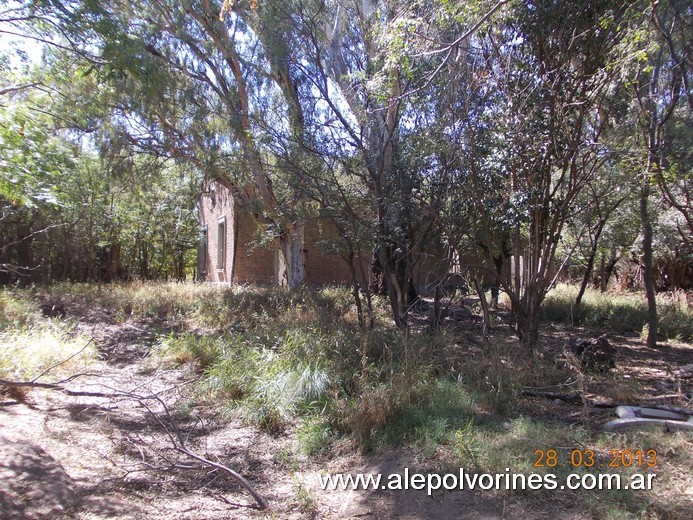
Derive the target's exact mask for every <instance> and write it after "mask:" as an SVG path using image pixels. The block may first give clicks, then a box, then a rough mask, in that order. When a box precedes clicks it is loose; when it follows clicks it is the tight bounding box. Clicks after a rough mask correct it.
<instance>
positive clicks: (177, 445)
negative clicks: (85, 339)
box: [0, 344, 268, 510]
mask: <svg viewBox="0 0 693 520" xmlns="http://www.w3.org/2000/svg"><path fill="white" fill-rule="evenodd" d="M87 346H88V344H87V345H85V347H84V348H86V347H87ZM82 350H84V349H82ZM75 355H76V354H75ZM71 357H74V355H73V356H71ZM67 361H68V360H65V361H62V362H60V363H57V364H55V365H53V366H52V367H50V368H49V369H47V370H45V371H44V372H43V373H42V374H40V375H39V376H38V377H36V378H34V380H32V381H11V380H8V379H4V378H0V389H2V388H3V387H5V388H7V389H12V388H37V389H38V388H40V389H44V390H54V391H58V392H62V393H63V394H65V395H69V396H73V397H98V398H104V399H114V398H119V399H126V400H133V401H137V402H138V403H139V404H140V405H141V406H142V407H143V408H145V409H146V410H147V413H149V415H151V416H152V417H153V418H154V419H155V420H156V421H157V423H158V424H159V425H160V426H161V427H162V428H163V431H164V433H165V434H166V435H167V436H168V438H169V440H170V442H171V444H172V445H173V449H174V450H175V451H176V452H178V453H181V454H183V455H186V456H187V457H190V458H192V459H194V460H196V461H198V462H201V463H202V464H204V465H206V466H208V467H211V468H214V469H215V470H218V471H221V472H223V473H225V474H226V475H228V476H230V477H231V478H233V479H234V480H236V481H238V482H239V483H240V484H241V485H242V486H243V487H244V488H245V489H246V491H248V493H250V494H251V495H252V497H253V498H254V499H255V501H256V502H257V505H258V509H261V510H264V509H267V508H268V502H267V500H266V499H265V498H264V497H263V496H262V495H260V494H259V493H258V492H257V491H256V490H255V488H253V486H252V485H251V484H250V482H248V480H246V479H245V478H244V477H243V476H242V475H240V474H239V473H237V472H236V471H234V470H232V469H231V468H229V467H227V466H225V465H223V464H220V463H218V462H214V461H211V460H209V459H207V458H205V457H203V456H201V455H198V454H197V453H195V452H194V451H192V450H190V449H189V448H188V447H187V446H186V443H185V439H184V438H183V435H182V433H181V431H180V429H179V428H178V426H177V424H176V422H175V420H174V419H173V417H172V416H171V413H170V411H169V409H168V406H166V403H165V402H164V401H163V400H162V399H161V397H159V395H158V394H160V393H163V392H164V391H162V392H159V393H152V394H148V395H137V394H135V393H134V392H129V391H121V390H117V389H111V390H112V391H110V392H92V391H83V390H70V389H69V388H66V387H65V386H64V384H65V383H68V382H71V381H73V380H75V379H76V378H78V377H82V376H86V375H91V374H86V373H83V374H75V375H73V376H70V377H68V378H66V379H63V380H62V381H58V382H55V383H39V382H37V381H36V379H38V378H39V377H42V376H44V375H46V374H47V373H48V372H49V371H50V370H51V369H52V368H55V367H57V366H60V365H61V364H63V363H65V362H67ZM101 386H103V385H101ZM105 388H108V387H105ZM166 391H168V389H167V390H166ZM152 401H156V402H157V403H158V404H159V405H160V406H161V408H162V410H163V413H164V416H165V418H166V419H167V422H168V423H169V425H168V426H167V425H166V424H165V423H164V421H163V420H162V418H161V417H160V416H159V414H157V413H156V411H155V410H153V409H152V407H151V406H150V403H151V402H152ZM172 431H173V433H172ZM174 433H175V435H174ZM160 456H161V455H160ZM163 458H164V460H167V459H166V458H165V457H163ZM143 459H144V457H143ZM174 467H175V466H174Z"/></svg>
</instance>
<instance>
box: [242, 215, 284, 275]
mask: <svg viewBox="0 0 693 520" xmlns="http://www.w3.org/2000/svg"><path fill="white" fill-rule="evenodd" d="M235 217H236V226H237V228H236V229H237V235H236V236H237V237H238V245H237V248H236V258H235V260H236V263H235V266H234V272H233V281H234V282H236V283H262V284H271V283H275V281H276V278H275V261H276V258H275V251H274V246H273V245H272V244H264V245H263V246H259V245H258V244H257V238H258V224H257V221H256V220H255V218H254V217H253V215H252V214H250V213H249V212H248V211H247V210H245V209H243V208H240V207H237V208H236V213H235Z"/></svg>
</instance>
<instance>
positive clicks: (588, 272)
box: [573, 219, 606, 325]
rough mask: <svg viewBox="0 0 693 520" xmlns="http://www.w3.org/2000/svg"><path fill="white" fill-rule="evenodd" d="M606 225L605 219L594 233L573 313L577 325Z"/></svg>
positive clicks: (580, 317)
mask: <svg viewBox="0 0 693 520" xmlns="http://www.w3.org/2000/svg"><path fill="white" fill-rule="evenodd" d="M605 224H606V219H603V220H601V221H600V222H599V224H598V225H597V229H596V231H595V233H594V239H593V240H592V247H591V248H590V253H589V257H588V258H587V267H585V273H584V274H583V275H582V283H581V284H580V290H579V291H578V293H577V296H576V297H575V310H574V313H573V322H574V324H575V325H579V324H580V321H581V319H582V316H581V313H580V305H581V304H582V297H583V296H584V295H585V291H586V290H587V285H588V284H589V282H590V278H591V277H592V271H593V270H594V260H595V258H597V248H598V246H599V238H600V237H601V235H602V231H603V230H604V225H605Z"/></svg>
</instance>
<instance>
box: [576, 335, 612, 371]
mask: <svg viewBox="0 0 693 520" xmlns="http://www.w3.org/2000/svg"><path fill="white" fill-rule="evenodd" d="M565 351H566V352H567V353H568V352H569V353H570V354H572V355H574V356H575V357H576V358H577V359H578V360H579V361H580V365H581V366H582V368H583V369H584V370H585V371H587V372H601V373H607V372H608V371H609V370H611V369H612V368H615V367H616V362H615V361H614V355H615V353H616V349H615V348H614V347H613V346H612V345H611V343H609V341H608V340H607V339H606V336H600V337H598V338H597V339H578V338H570V339H568V342H567V343H566V346H565Z"/></svg>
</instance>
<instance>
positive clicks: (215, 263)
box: [197, 182, 351, 284]
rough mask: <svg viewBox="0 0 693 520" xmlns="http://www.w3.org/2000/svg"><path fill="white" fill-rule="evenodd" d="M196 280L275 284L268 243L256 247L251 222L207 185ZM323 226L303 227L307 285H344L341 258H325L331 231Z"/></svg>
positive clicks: (219, 189) (346, 274) (220, 190)
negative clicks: (326, 244) (326, 245)
mask: <svg viewBox="0 0 693 520" xmlns="http://www.w3.org/2000/svg"><path fill="white" fill-rule="evenodd" d="M199 219H200V243H199V246H198V255H197V272H198V279H199V280H206V281H209V282H225V283H260V284H276V283H277V281H278V280H277V278H278V272H279V252H278V250H277V247H276V245H274V243H273V242H272V241H266V242H267V243H261V242H262V241H261V240H258V238H260V226H259V225H258V223H257V219H256V218H255V216H254V215H253V214H252V213H251V212H250V211H249V210H248V209H247V208H245V207H244V206H243V205H242V204H241V203H240V201H238V200H237V199H236V198H235V197H233V196H232V194H231V193H230V192H229V190H228V189H227V188H226V187H224V186H222V185H221V184H219V183H216V182H211V183H209V184H208V185H207V186H206V189H205V190H203V194H202V196H201V198H200V211H199ZM330 229H332V228H330V226H329V224H328V223H327V222H324V221H311V222H308V223H306V226H305V235H304V248H303V254H304V255H305V265H306V276H305V282H306V283H308V284H330V283H348V282H349V281H350V279H351V274H350V269H349V265H348V264H347V262H346V261H345V260H344V259H343V258H342V256H341V255H339V254H338V253H334V252H327V251H326V248H325V243H326V242H329V241H330V239H332V238H334V236H335V231H334V230H333V229H332V232H330Z"/></svg>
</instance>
